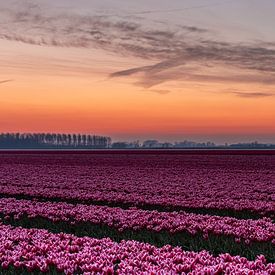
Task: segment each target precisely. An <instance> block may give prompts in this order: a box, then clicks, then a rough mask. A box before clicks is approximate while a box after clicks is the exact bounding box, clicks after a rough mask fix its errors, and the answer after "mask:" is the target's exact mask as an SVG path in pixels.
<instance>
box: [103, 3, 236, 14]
mask: <svg viewBox="0 0 275 275" xmlns="http://www.w3.org/2000/svg"><path fill="white" fill-rule="evenodd" d="M234 1H235V0H226V1H219V2H215V3H212V4H205V5H199V6H191V7H186V8H180V9H170V10H148V11H140V12H128V13H127V14H126V15H142V14H152V13H170V12H171V13H172V12H181V11H186V10H194V9H203V8H209V7H215V6H221V5H224V4H227V3H231V2H234ZM105 16H119V15H118V14H105Z"/></svg>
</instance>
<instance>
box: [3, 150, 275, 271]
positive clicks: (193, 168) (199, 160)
mask: <svg viewBox="0 0 275 275" xmlns="http://www.w3.org/2000/svg"><path fill="white" fill-rule="evenodd" d="M0 274H71V275H73V274H87V275H88V274H251V275H252V274H273V275H274V274H275V152H272V151H248V152H245V151H232V152H230V151H227V152H226V151H223V150H220V151H217V152H211V151H209V152H207V151H204V152H199V151H194V152H190V151H188V152H185V151H184V150H183V151H180V150H178V151H176V150H175V151H162V152H161V151H160V152H158V151H134V150H133V151H107V150H106V151H74V152H73V151H70V152H62V151H56V152H55V151H45V152H43V151H41V152H36V151H6V152H5V151H2V152H0Z"/></svg>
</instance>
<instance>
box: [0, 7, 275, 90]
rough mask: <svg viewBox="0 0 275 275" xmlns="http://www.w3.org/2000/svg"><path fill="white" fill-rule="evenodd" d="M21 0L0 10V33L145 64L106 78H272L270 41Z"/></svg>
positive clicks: (274, 57) (148, 82)
mask: <svg viewBox="0 0 275 275" xmlns="http://www.w3.org/2000/svg"><path fill="white" fill-rule="evenodd" d="M24 3H25V4H21V5H19V6H18V5H17V6H12V5H10V6H9V9H8V8H6V9H1V10H0V25H1V29H0V39H6V40H12V41H19V42H23V43H28V44H33V45H41V46H53V47H77V48H87V49H94V48H100V49H105V50H106V51H109V52H112V53H115V54H117V55H120V56H128V57H139V58H141V59H143V60H144V63H145V64H147V65H144V66H140V67H132V68H126V69H124V70H120V71H115V72H113V73H111V74H110V77H111V78H117V77H133V78H135V81H134V83H135V85H138V86H141V87H144V88H151V87H154V86H156V85H159V84H162V83H165V82H168V81H174V80H180V81H197V82H211V81H212V82H216V81H219V82H235V83H251V82H253V83H260V84H262V85H274V84H275V81H274V79H275V46H274V44H273V42H267V43H264V42H259V41H258V42H254V43H246V44H245V43H233V42H232V43H230V42H224V41H220V40H218V39H217V38H216V37H217V36H213V33H212V32H211V30H207V29H205V28H200V27H198V26H188V25H186V26H174V27H172V26H170V27H167V26H164V25H158V24H157V25H148V24H147V23H148V22H147V21H146V20H144V22H143V21H135V19H134V18H133V19H127V20H126V19H122V18H121V17H112V16H110V15H109V16H107V15H106V16H104V15H103V16H95V15H81V14H77V13H72V12H70V13H60V12H57V11H51V10H50V9H47V8H44V9H42V8H40V7H39V6H38V5H31V6H28V5H26V2H24ZM148 12H153V11H148ZM148 63H151V64H150V65H148ZM216 68H229V70H228V71H227V72H226V73H225V72H224V71H223V70H218V69H216Z"/></svg>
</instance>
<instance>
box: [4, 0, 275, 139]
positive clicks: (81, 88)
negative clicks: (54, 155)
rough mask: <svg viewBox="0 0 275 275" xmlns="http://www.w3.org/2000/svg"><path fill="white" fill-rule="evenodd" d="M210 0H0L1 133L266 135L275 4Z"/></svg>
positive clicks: (271, 108)
mask: <svg viewBox="0 0 275 275" xmlns="http://www.w3.org/2000/svg"><path fill="white" fill-rule="evenodd" d="M219 3H220V4H217V1H216V2H215V1H210V0H209V1H203V0H197V1H178V0H175V1H172V2H171V1H170V2H169V3H167V2H166V1H158V5H155V4H156V3H155V1H145V0H144V1H138V2H135V1H133V2H132V1H131V2H130V3H129V2H127V6H126V1H122V0H119V1H111V0H109V1H108V0H104V1H99V0H98V1H86V0H79V1H71V0H66V1H65V0H60V1H52V0H48V1H41V0H39V1H31V0H29V1H27V0H23V1H1V2H0V26H1V28H0V63H1V66H0V93H1V97H0V132H64V133H70V132H80V133H96V134H103V135H109V136H111V137H113V139H115V140H116V139H124V140H134V139H145V138H159V139H162V140H181V139H185V138H189V139H195V140H204V141H205V140H206V139H208V140H212V141H214V142H220V143H224V142H235V141H253V140H259V141H264V142H272V141H274V140H275V123H274V122H275V65H274V64H275V42H274V41H275V33H274V31H273V29H272V24H271V21H272V18H273V14H274V12H275V4H274V2H273V1H271V0H264V1H248V0H244V1H220V2H219ZM248 7H249V9H248ZM177 10H178V11H177Z"/></svg>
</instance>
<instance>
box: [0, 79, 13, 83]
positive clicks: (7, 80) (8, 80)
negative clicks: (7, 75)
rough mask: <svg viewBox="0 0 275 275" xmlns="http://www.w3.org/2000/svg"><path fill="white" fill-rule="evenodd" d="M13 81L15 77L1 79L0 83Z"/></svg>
mask: <svg viewBox="0 0 275 275" xmlns="http://www.w3.org/2000/svg"><path fill="white" fill-rule="evenodd" d="M11 81H13V79H6V80H0V84H4V83H7V82H11Z"/></svg>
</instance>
